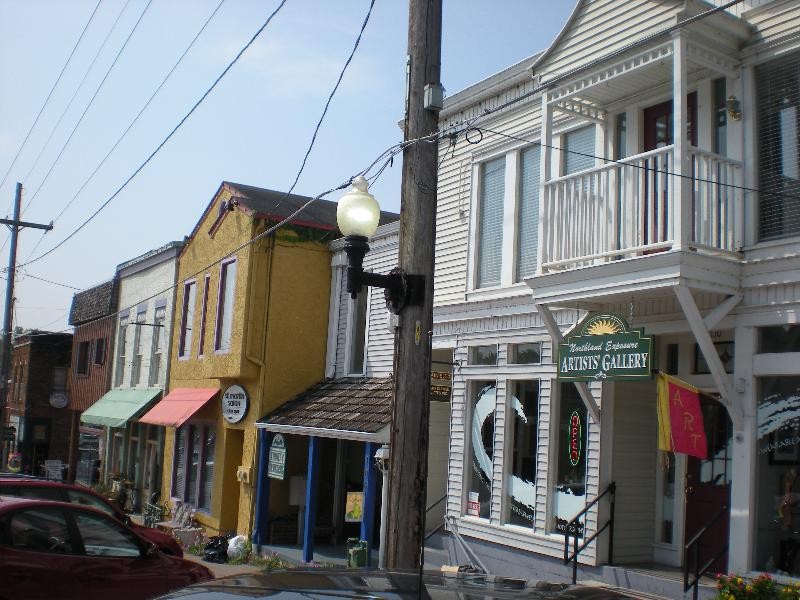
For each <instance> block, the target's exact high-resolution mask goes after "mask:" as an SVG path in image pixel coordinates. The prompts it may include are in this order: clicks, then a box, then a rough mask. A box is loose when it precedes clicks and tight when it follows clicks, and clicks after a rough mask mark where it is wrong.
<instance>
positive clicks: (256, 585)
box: [159, 568, 652, 600]
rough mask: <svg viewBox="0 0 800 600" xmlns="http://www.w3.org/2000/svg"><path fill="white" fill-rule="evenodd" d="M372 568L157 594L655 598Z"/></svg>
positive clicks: (228, 599)
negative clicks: (422, 588) (421, 574)
mask: <svg viewBox="0 0 800 600" xmlns="http://www.w3.org/2000/svg"><path fill="white" fill-rule="evenodd" d="M421 581H422V585H423V586H424V592H423V593H420V588H419V583H420V575H419V572H411V571H378V570H369V569H321V568H320V569H289V570H285V571H271V572H265V573H263V574H257V575H234V576H231V577H223V578H221V579H216V580H214V581H210V582H207V583H199V584H195V585H191V586H189V587H187V588H184V589H181V590H177V591H175V592H172V593H170V594H167V595H165V596H162V597H161V598H160V599H159V600H168V599H177V598H180V599H181V600H236V599H238V598H241V597H242V596H247V597H248V598H264V599H265V600H277V599H279V598H317V599H323V598H331V599H333V598H371V599H376V600H377V599H381V598H384V599H389V598H391V599H398V600H399V599H402V598H408V599H411V598H414V599H417V598H431V599H433V600H448V599H450V598H452V599H463V598H476V599H477V598H497V599H500V598H504V599H505V598H508V599H509V600H511V599H514V600H516V599H530V600H624V599H633V598H638V599H642V598H652V596H645V595H637V594H634V593H631V594H630V595H629V594H628V593H627V592H622V591H619V590H614V589H610V588H607V587H601V586H588V585H565V584H554V583H547V582H539V583H529V582H527V581H526V580H524V579H512V578H506V577H496V576H490V575H479V574H467V573H437V572H425V574H424V575H423V577H422V580H421Z"/></svg>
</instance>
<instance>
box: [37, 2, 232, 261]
mask: <svg viewBox="0 0 800 600" xmlns="http://www.w3.org/2000/svg"><path fill="white" fill-rule="evenodd" d="M224 3H225V0H220V2H219V4H217V6H216V8H214V10H213V11H212V12H211V14H210V15H209V16H208V18H207V19H206V20H205V22H204V23H203V26H202V27H200V30H199V31H198V32H197V33H196V34H195V36H194V37H193V38H192V41H191V42H189V45H188V46H186V48H185V49H184V51H183V53H182V54H181V55H180V56H179V57H178V60H177V61H176V62H175V64H174V65H172V68H171V69H170V70H169V72H168V73H167V74H166V75H165V76H164V78H163V79H162V80H161V83H159V84H158V86H157V87H156V89H155V90H154V91H153V93H152V94H151V95H150V98H148V99H147V102H145V103H144V106H142V108H141V109H140V110H139V112H138V113H137V114H136V116H135V117H134V118H133V120H132V121H131V122H130V123H129V124H128V126H127V127H126V128H125V131H123V132H122V135H120V136H119V138H117V141H116V142H114V145H113V146H112V147H111V149H110V150H109V151H108V152H106V155H105V156H104V157H103V159H102V160H101V161H100V162H99V163H98V164H97V166H96V167H95V168H94V170H93V171H92V172H91V173H90V174H89V177H87V178H86V179H85V180H84V182H83V183H82V184H81V186H80V187H79V188H78V191H77V192H75V194H74V195H73V196H72V198H71V199H70V200H69V202H67V203H66V205H64V207H63V208H62V209H61V211H60V212H59V213H58V214H57V215H56V216H55V218H54V219H53V223H55V222H57V221H58V220H59V219H60V218H61V216H62V215H63V214H64V213H65V212H66V211H67V209H69V207H70V206H72V204H73V203H74V202H75V200H76V199H77V198H78V196H79V195H80V193H81V192H82V191H83V190H84V189H85V188H86V186H87V185H89V183H90V182H91V181H92V179H94V176H95V175H96V174H97V172H98V171H99V170H100V169H101V167H102V166H103V165H104V164H105V162H106V161H107V160H108V158H109V157H110V156H111V154H112V153H113V152H114V150H116V149H117V146H119V145H120V143H121V142H122V140H123V139H125V136H127V135H128V132H129V131H130V130H131V129H132V128H133V126H134V125H135V124H136V122H137V121H138V120H139V118H140V117H141V116H142V114H144V112H145V111H146V110H147V108H148V107H149V106H150V104H151V102H152V101H153V99H155V97H156V96H157V95H158V93H159V92H160V91H161V88H163V87H164V84H166V82H167V80H168V79H169V78H170V77H171V76H172V74H173V73H174V72H175V70H176V69H177V68H178V65H180V64H181V62H183V59H184V58H185V57H186V55H187V54H188V53H189V50H191V49H192V47H193V46H194V44H195V42H196V41H197V39H198V38H199V37H200V35H201V34H202V33H203V31H205V29H206V27H207V26H208V24H209V23H210V22H211V20H212V19H213V18H214V16H215V15H216V14H217V12H218V11H219V9H220V8H221V7H222V5H223V4H224ZM43 240H44V232H43V233H42V235H40V236H39V240H38V241H37V242H36V244H35V245H34V247H33V249H32V250H31V251H30V252H29V253H28V255H27V256H26V258H25V259H24V260H28V259H29V258H30V257H31V256H33V255H34V254H35V253H36V251H37V250H38V249H39V246H40V245H41V243H42V241H43ZM23 262H24V261H23Z"/></svg>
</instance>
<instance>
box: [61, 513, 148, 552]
mask: <svg viewBox="0 0 800 600" xmlns="http://www.w3.org/2000/svg"><path fill="white" fill-rule="evenodd" d="M73 514H74V516H75V525H76V526H77V528H78V533H80V535H81V539H82V540H83V548H84V552H85V553H86V555H87V556H126V557H138V556H141V554H142V550H141V548H140V547H139V544H138V543H137V542H136V538H135V537H134V536H133V535H132V534H131V533H128V532H127V531H125V529H123V528H122V526H121V525H119V524H118V523H115V522H114V521H112V520H111V519H109V518H108V517H104V516H102V515H94V514H90V513H86V512H83V511H80V512H79V511H75V512H74V513H73Z"/></svg>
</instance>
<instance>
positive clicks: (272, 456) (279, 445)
mask: <svg viewBox="0 0 800 600" xmlns="http://www.w3.org/2000/svg"><path fill="white" fill-rule="evenodd" d="M267 475H268V476H269V477H271V478H272V479H283V477H284V475H286V440H285V439H284V437H283V436H282V435H281V434H280V433H276V434H275V437H274V438H272V444H271V445H270V447H269V463H268V465H267Z"/></svg>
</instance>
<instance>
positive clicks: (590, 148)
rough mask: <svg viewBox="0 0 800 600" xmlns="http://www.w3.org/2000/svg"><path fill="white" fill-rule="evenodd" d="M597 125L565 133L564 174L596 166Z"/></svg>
mask: <svg viewBox="0 0 800 600" xmlns="http://www.w3.org/2000/svg"><path fill="white" fill-rule="evenodd" d="M594 140H595V127H594V125H588V126H586V127H581V128H580V129H576V130H574V131H570V132H569V133H566V134H564V142H563V145H564V175H571V174H572V173H577V172H578V171H585V170H586V169H591V168H592V167H594V150H595V141H594Z"/></svg>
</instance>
